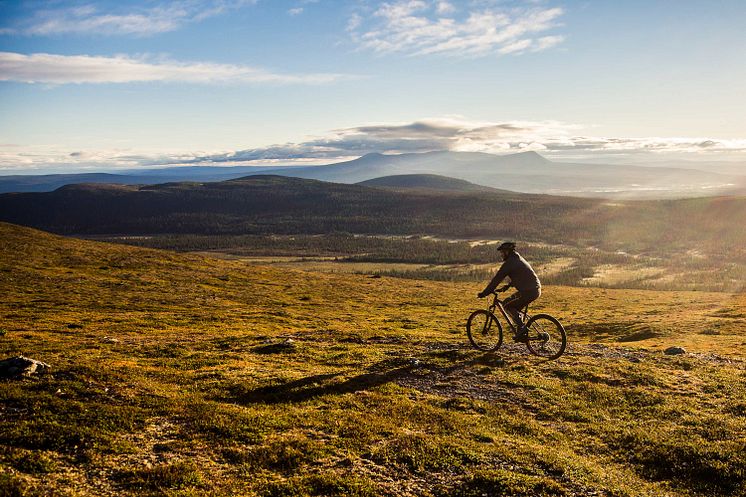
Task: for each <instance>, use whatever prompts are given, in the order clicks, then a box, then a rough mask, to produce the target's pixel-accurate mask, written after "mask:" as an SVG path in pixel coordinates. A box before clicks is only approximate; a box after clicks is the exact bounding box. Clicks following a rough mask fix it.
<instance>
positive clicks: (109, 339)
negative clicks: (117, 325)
mask: <svg viewBox="0 0 746 497" xmlns="http://www.w3.org/2000/svg"><path fill="white" fill-rule="evenodd" d="M101 341H102V342H104V343H119V339H118V338H112V337H104V338H102V339H101Z"/></svg>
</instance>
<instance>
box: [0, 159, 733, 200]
mask: <svg viewBox="0 0 746 497" xmlns="http://www.w3.org/2000/svg"><path fill="white" fill-rule="evenodd" d="M255 174H274V175H281V176H292V177H297V178H305V179H317V180H322V181H330V182H335V183H349V184H354V183H360V182H363V181H368V180H372V179H375V178H380V177H385V176H400V175H412V174H415V175H419V174H427V175H439V176H446V177H450V178H455V179H459V180H464V181H468V182H471V183H474V184H477V185H482V186H487V187H492V188H498V189H502V190H510V191H517V192H525V193H549V194H555V195H574V196H593V197H619V196H626V197H630V198H634V197H652V198H656V197H664V198H665V197H686V196H688V197H692V196H703V195H716V194H718V193H721V192H725V191H727V190H728V189H729V188H732V187H733V185H737V184H741V183H742V182H743V180H744V176H738V175H733V174H731V175H728V174H716V173H713V172H705V171H699V170H696V169H687V168H670V167H659V166H656V167H642V166H628V165H610V164H576V163H569V162H553V161H550V160H548V159H546V158H544V157H542V156H541V155H539V154H537V153H536V152H523V153H518V154H512V155H493V154H486V153H480V152H427V153H412V154H399V155H384V154H377V153H375V154H367V155H364V156H362V157H360V158H358V159H355V160H351V161H347V162H340V163H336V164H328V165H322V166H304V167H300V166H278V167H254V166H235V167H217V166H186V167H170V168H161V169H152V170H147V171H145V170H137V171H129V172H123V173H121V174H117V175H113V176H112V175H100V176H90V175H51V176H27V177H18V176H13V177H7V176H6V177H0V192H9V191H51V190H53V189H55V188H58V187H59V186H61V185H62V184H71V183H83V182H88V183H103V182H108V183H119V184H146V183H156V182H176V181H203V182H204V181H223V180H228V179H233V178H237V177H242V176H246V175H255Z"/></svg>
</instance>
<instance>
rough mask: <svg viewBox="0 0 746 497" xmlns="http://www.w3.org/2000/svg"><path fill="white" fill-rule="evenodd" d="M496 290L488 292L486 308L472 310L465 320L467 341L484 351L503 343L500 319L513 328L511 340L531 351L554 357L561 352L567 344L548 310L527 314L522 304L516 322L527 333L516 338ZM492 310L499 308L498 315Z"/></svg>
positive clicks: (563, 330)
mask: <svg viewBox="0 0 746 497" xmlns="http://www.w3.org/2000/svg"><path fill="white" fill-rule="evenodd" d="M500 290H502V289H500ZM500 290H495V291H493V292H492V295H493V296H494V298H493V300H492V304H490V306H489V307H488V308H487V309H478V310H476V311H474V312H472V313H471V315H470V316H469V319H468V320H467V321H466V334H467V335H468V336H469V341H470V342H471V344H472V345H473V346H474V347H475V348H477V349H479V350H483V351H486V352H494V351H496V350H497V349H499V348H500V346H502V344H503V324H501V322H502V323H507V326H506V329H510V330H511V331H512V332H513V340H514V341H516V342H519V341H520V342H524V343H525V344H526V347H528V350H529V352H531V353H532V354H534V355H536V356H539V357H544V358H545V359H557V358H558V357H559V356H561V355H562V354H563V353H564V352H565V348H567V333H565V328H564V327H563V326H562V323H560V322H559V321H558V320H557V318H555V317H553V316H550V315H549V314H537V315H535V316H530V315H529V314H528V306H526V307H524V308H523V309H522V310H521V312H520V318H521V323H520V324H521V325H522V326H524V327H525V329H526V331H527V334H526V335H525V336H523V337H522V338H520V339H519V337H518V336H517V335H518V327H517V326H516V324H514V323H513V319H511V318H510V317H509V315H508V312H507V311H506V310H505V300H504V299H502V300H501V299H500V296H499V295H498V292H499V291H500ZM495 310H499V311H500V315H502V319H498V318H497V315H495Z"/></svg>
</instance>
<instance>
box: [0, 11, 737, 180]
mask: <svg viewBox="0 0 746 497" xmlns="http://www.w3.org/2000/svg"><path fill="white" fill-rule="evenodd" d="M0 12H1V13H2V15H1V16H0V171H6V172H11V171H26V172H49V171H55V172H59V171H80V170H90V169H102V170H113V169H117V168H124V167H139V166H143V167H144V166H152V165H159V164H179V163H195V162H205V163H210V162H214V161H217V162H220V163H221V164H224V163H241V164H262V163H277V162H280V163H293V162H297V163H306V162H313V163H326V162H333V161H337V160H343V159H347V158H351V157H356V156H359V155H361V154H363V153H367V152H374V151H376V152H386V153H400V152H419V151H427V150H436V149H451V150H464V151H484V152H492V153H512V152H519V151H522V150H536V151H539V152H540V153H542V154H544V155H546V156H548V157H551V158H554V159H558V160H595V161H606V162H608V161H621V162H629V163H641V164H645V163H654V162H660V161H677V160H682V159H684V160H700V161H711V160H740V161H743V160H744V159H746V118H744V116H746V96H744V95H745V92H744V91H743V89H742V87H743V85H744V81H746V30H744V29H743V26H746V3H745V2H743V1H741V0H732V1H727V0H725V1H719V2H702V1H654V0H652V1H624V2H618V1H610V0H609V1H582V2H581V1H564V2H563V1H553V0H538V1H537V0H534V1H504V0H495V1H490V0H473V1H462V2H456V1H450V2H447V1H440V0H404V1H398V0H390V1H387V2H376V1H367V0H359V1H349V2H341V1H330V0H294V1H279V0H222V1H218V2H206V1H202V0H177V1H162V0H147V1H142V2H97V1H95V0H91V1H82V2H65V1H59V0H53V1H34V2H31V1H21V2H9V1H0ZM0 174H2V172H0Z"/></svg>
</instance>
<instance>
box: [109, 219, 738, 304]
mask: <svg viewBox="0 0 746 497" xmlns="http://www.w3.org/2000/svg"><path fill="white" fill-rule="evenodd" d="M95 239H98V240H104V241H112V242H117V243H126V244H129V245H135V246H142V247H151V248H165V249H169V250H179V251H185V252H190V251H191V252H197V253H202V254H206V255H210V256H214V257H219V258H233V259H239V260H244V261H247V262H260V263H266V264H272V265H277V266H281V267H290V268H296V269H304V270H312V271H324V272H333V273H338V272H339V273H360V274H378V275H383V276H393V277H399V278H407V279H418V280H434V281H461V282H475V283H476V282H482V281H484V280H486V279H489V278H490V277H491V276H492V274H494V271H495V269H496V268H497V267H498V266H499V263H500V262H499V261H500V255H499V253H498V252H497V242H498V241H499V240H493V239H472V240H470V239H448V238H437V237H432V236H391V235H389V236H382V235H378V236H364V235H351V234H344V233H335V234H331V235H326V236H324V235H285V236H279V235H271V236H251V235H242V236H205V235H154V236H147V237H142V236H140V237H133V236H98V237H96V238H95ZM518 243H519V248H520V252H521V254H523V255H524V256H525V257H526V258H527V259H529V260H530V261H531V263H532V264H533V265H534V267H535V268H536V269H537V271H538V272H539V276H540V277H541V279H542V281H543V282H545V283H548V284H554V285H566V286H581V287H588V286H590V287H598V288H630V289H640V290H645V289H648V290H706V291H722V292H730V293H732V292H738V291H741V290H742V289H743V284H744V283H743V282H744V281H746V259H744V253H742V252H741V251H735V252H730V253H728V254H724V253H722V252H720V251H719V250H713V249H712V246H710V245H702V246H699V245H697V246H695V247H689V248H686V249H684V248H682V249H673V248H671V247H668V246H661V247H660V248H659V249H657V250H651V251H643V252H636V253H635V252H625V251H619V250H604V249H600V248H598V247H596V246H574V245H563V244H547V243H540V242H528V241H521V240H518ZM713 246H714V245H713Z"/></svg>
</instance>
